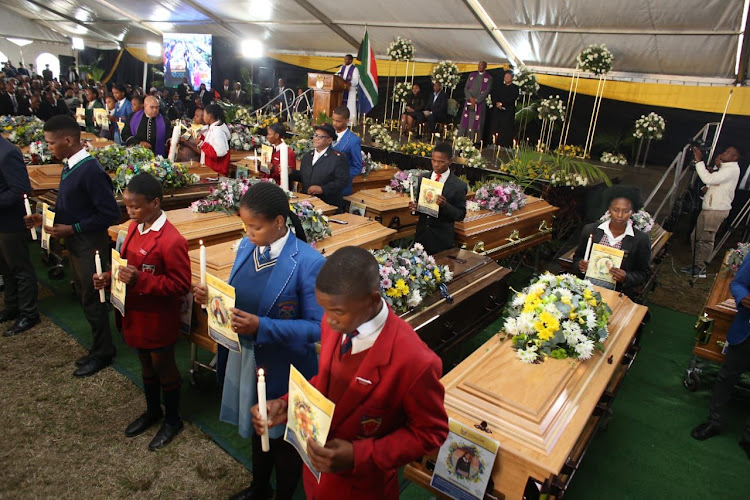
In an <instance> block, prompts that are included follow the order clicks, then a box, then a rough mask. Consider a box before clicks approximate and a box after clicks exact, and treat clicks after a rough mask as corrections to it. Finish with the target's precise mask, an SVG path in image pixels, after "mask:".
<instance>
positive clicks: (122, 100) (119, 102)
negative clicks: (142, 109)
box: [115, 97, 126, 111]
mask: <svg viewBox="0 0 750 500" xmlns="http://www.w3.org/2000/svg"><path fill="white" fill-rule="evenodd" d="M125 99H126V98H125V97H123V98H122V99H120V100H119V101H117V106H115V111H119V110H120V109H122V107H123V106H124V105H125Z"/></svg>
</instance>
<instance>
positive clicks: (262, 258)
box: [258, 245, 271, 264]
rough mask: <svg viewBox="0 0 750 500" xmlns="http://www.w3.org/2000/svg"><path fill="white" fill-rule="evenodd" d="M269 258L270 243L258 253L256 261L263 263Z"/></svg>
mask: <svg viewBox="0 0 750 500" xmlns="http://www.w3.org/2000/svg"><path fill="white" fill-rule="evenodd" d="M270 260H271V245H268V246H266V247H265V249H264V250H263V251H262V252H260V254H259V255H258V263H259V264H265V263H266V262H269V261H270Z"/></svg>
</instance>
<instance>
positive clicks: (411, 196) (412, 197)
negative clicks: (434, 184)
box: [409, 181, 414, 203]
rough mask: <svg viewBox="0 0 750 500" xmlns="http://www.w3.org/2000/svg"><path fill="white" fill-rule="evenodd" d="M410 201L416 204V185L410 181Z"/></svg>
mask: <svg viewBox="0 0 750 500" xmlns="http://www.w3.org/2000/svg"><path fill="white" fill-rule="evenodd" d="M409 199H410V200H411V202H412V203H414V183H413V182H411V181H409Z"/></svg>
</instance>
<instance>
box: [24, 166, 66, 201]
mask: <svg viewBox="0 0 750 500" xmlns="http://www.w3.org/2000/svg"><path fill="white" fill-rule="evenodd" d="M62 169H63V166H62V165H61V164H49V165H28V166H27V167H26V171H27V172H28V173H29V182H31V192H32V193H33V194H41V193H43V192H44V191H49V190H50V189H57V188H59V187H60V176H61V175H62Z"/></svg>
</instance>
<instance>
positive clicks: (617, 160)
mask: <svg viewBox="0 0 750 500" xmlns="http://www.w3.org/2000/svg"><path fill="white" fill-rule="evenodd" d="M600 161H601V162H602V163H614V164H615V165H627V164H628V160H627V158H625V155H623V154H621V153H609V152H604V153H602V157H601V158H600Z"/></svg>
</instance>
